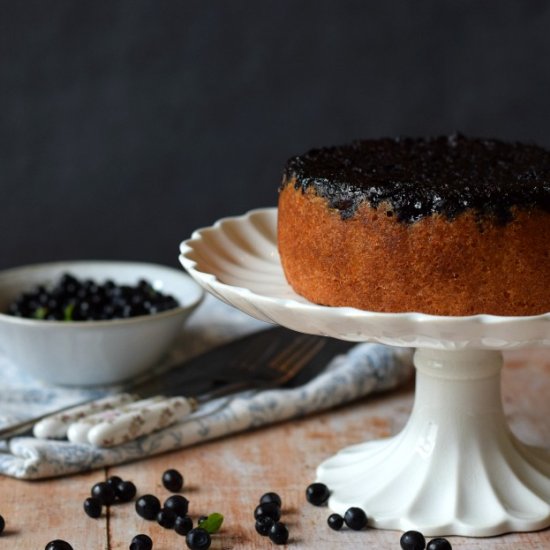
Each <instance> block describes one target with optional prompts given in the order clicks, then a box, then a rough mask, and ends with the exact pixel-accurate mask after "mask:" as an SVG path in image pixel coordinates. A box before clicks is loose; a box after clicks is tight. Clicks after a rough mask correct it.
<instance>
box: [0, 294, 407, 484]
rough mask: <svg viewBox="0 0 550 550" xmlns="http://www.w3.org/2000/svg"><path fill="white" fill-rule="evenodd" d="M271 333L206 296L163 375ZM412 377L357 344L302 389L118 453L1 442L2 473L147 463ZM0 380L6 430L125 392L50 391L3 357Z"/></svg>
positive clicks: (378, 349)
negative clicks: (242, 339) (214, 350)
mask: <svg viewBox="0 0 550 550" xmlns="http://www.w3.org/2000/svg"><path fill="white" fill-rule="evenodd" d="M269 326H270V325H267V324H266V323H263V322H261V321H257V320H255V319H252V318H251V317H249V316H247V315H245V314H244V313H241V312H240V311H238V310H236V309H234V308H231V307H229V306H227V305H225V304H224V303H222V302H220V301H218V300H216V299H215V298H213V297H211V296H207V298H206V300H205V301H204V302H203V304H202V305H201V306H200V308H199V309H198V310H197V311H196V312H195V313H194V314H193V316H192V317H191V318H190V319H189V321H188V323H187V325H186V327H185V330H184V331H183V333H182V337H181V339H180V341H179V342H178V344H177V345H176V346H175V348H174V350H173V352H172V353H171V354H170V357H169V358H167V360H166V361H165V362H164V363H163V364H162V365H159V366H158V367H157V368H158V370H159V371H161V370H163V369H166V368H167V366H169V365H170V364H175V363H178V362H180V361H182V360H183V359H185V358H188V357H192V356H195V355H197V354H198V353H201V352H203V351H206V350H207V349H210V348H211V347H213V346H215V345H219V344H221V343H224V342H227V341H230V340H232V339H234V338H237V337H239V336H243V335H245V334H248V333H250V332H253V331H256V330H261V329H264V328H267V327H269ZM412 370H413V368H412V351H411V350H409V349H402V348H391V347H388V346H383V345H380V344H357V345H356V346H354V347H352V348H351V349H350V351H349V352H348V353H347V354H346V355H341V356H338V357H335V358H334V359H333V360H332V361H331V362H330V363H329V364H328V365H327V368H326V369H325V370H324V371H323V372H322V373H321V374H319V375H318V376H317V377H316V378H314V379H313V380H311V381H309V382H308V383H306V384H304V385H303V386H299V387H296V388H292V389H271V390H265V391H259V392H258V391H255V392H254V391H252V392H244V393H242V394H239V395H238V396H237V397H235V398H233V399H231V400H226V399H220V400H216V401H213V402H211V403H208V404H207V405H206V406H204V407H202V408H201V409H199V410H198V411H197V412H196V413H194V414H192V415H190V416H189V417H188V418H186V419H185V420H183V421H181V422H179V423H177V424H174V425H172V426H170V427H168V428H165V429H164V430H161V431H159V432H156V433H153V434H150V435H147V436H143V437H141V438H139V439H137V440H135V441H132V442H129V443H125V444H123V445H119V446H117V447H113V448H97V447H93V446H91V445H85V444H75V443H70V442H68V441H54V440H40V439H36V438H34V437H15V438H12V439H11V440H9V441H3V442H0V474H4V475H8V476H13V477H16V478H21V479H39V478H46V477H55V476H63V475H68V474H72V473H76V472H82V471H86V470H92V469H95V468H101V467H104V466H109V465H115V464H121V463H123V462H129V461H133V460H138V459H142V458H146V457H148V456H152V455H155V454H159V453H162V452H166V451H170V450H175V449H179V448H183V447H186V446H189V445H193V444H197V443H200V442H204V441H208V440H211V439H214V438H217V437H221V436H225V435H229V434H232V433H236V432H240V431H244V430H248V429H254V428H258V427H261V426H264V425H267V424H270V423H274V422H279V421H282V420H286V419H290V418H297V417H300V416H304V415H307V414H311V413H314V412H317V411H322V410H326V409H328V408H331V407H334V406H336V405H340V404H343V403H346V402H349V401H352V400H354V399H357V398H359V397H362V396H365V395H367V394H370V393H374V392H378V391H384V390H388V389H391V388H394V387H396V386H398V385H399V384H401V383H402V382H404V381H405V380H408V379H409V378H410V375H411V373H412ZM0 379H1V380H3V384H2V387H1V388H0V426H3V425H7V424H10V423H12V422H14V421H16V420H23V419H25V418H26V417H29V416H35V415H37V414H41V413H44V412H47V411H50V410H54V409H56V408H59V407H62V406H65V405H70V404H72V403H77V402H80V401H82V400H84V399H86V398H99V397H103V396H105V395H109V394H111V393H114V392H116V391H118V390H119V389H120V388H117V387H109V388H93V389H78V388H64V387H58V386H51V385H47V384H45V383H42V382H39V381H37V380H35V379H33V378H31V377H29V376H28V375H26V374H25V373H22V372H20V371H19V370H18V369H17V367H16V366H15V365H13V364H11V363H10V362H9V361H8V360H7V358H5V357H3V356H2V355H0Z"/></svg>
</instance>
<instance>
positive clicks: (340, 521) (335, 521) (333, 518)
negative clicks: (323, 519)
mask: <svg viewBox="0 0 550 550" xmlns="http://www.w3.org/2000/svg"><path fill="white" fill-rule="evenodd" d="M327 523H328V526H329V527H330V528H331V529H334V530H335V531H340V529H342V525H344V518H343V517H342V516H341V515H340V514H330V516H329V517H328V518H327Z"/></svg>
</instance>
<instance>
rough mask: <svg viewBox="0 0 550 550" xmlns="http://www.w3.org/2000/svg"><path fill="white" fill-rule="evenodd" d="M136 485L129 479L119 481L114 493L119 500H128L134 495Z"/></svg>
mask: <svg viewBox="0 0 550 550" xmlns="http://www.w3.org/2000/svg"><path fill="white" fill-rule="evenodd" d="M136 492H137V489H136V486H135V485H134V484H133V483H132V482H131V481H121V482H120V483H119V484H118V485H117V486H116V488H115V494H116V496H117V498H118V500H120V502H130V501H131V500H132V499H133V498H134V497H135V496H136Z"/></svg>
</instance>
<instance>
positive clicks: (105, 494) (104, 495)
mask: <svg viewBox="0 0 550 550" xmlns="http://www.w3.org/2000/svg"><path fill="white" fill-rule="evenodd" d="M92 496H93V497H95V498H97V499H98V500H99V502H101V504H103V505H104V506H110V505H111V504H113V502H114V501H115V499H116V496H115V491H114V489H113V488H112V487H111V486H110V485H109V484H108V483H107V482H106V481H100V482H99V483H96V484H95V485H94V486H93V487H92Z"/></svg>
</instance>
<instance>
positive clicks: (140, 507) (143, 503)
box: [136, 495, 160, 520]
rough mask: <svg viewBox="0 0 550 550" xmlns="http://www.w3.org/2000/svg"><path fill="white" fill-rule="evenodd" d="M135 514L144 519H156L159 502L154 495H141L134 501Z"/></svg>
mask: <svg viewBox="0 0 550 550" xmlns="http://www.w3.org/2000/svg"><path fill="white" fill-rule="evenodd" d="M136 512H137V513H138V515H139V516H141V517H142V518H144V519H150V520H152V519H156V517H157V514H158V513H159V512H160V501H159V499H158V498H157V497H156V496H155V495H143V496H141V497H139V498H138V499H137V500H136Z"/></svg>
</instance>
